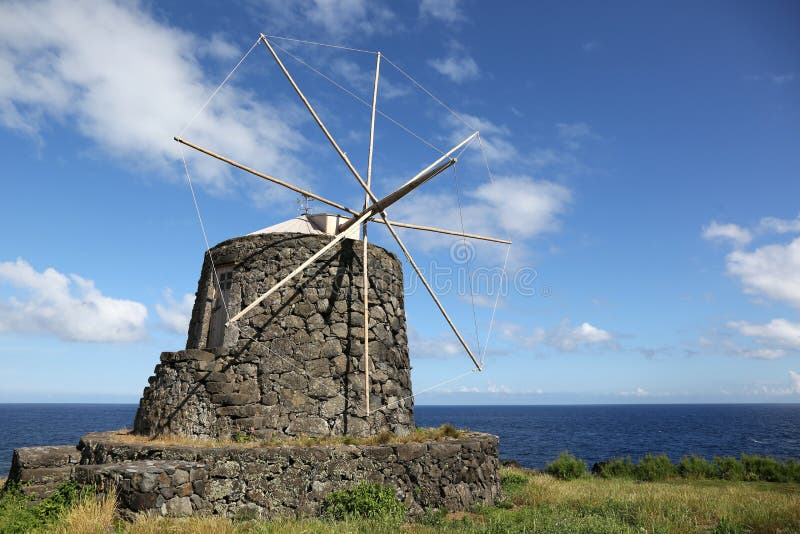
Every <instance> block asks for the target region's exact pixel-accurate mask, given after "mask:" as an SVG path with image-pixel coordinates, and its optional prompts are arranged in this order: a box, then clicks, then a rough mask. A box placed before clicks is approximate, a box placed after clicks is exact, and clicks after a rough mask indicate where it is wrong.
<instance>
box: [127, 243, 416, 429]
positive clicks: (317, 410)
mask: <svg viewBox="0 0 800 534" xmlns="http://www.w3.org/2000/svg"><path fill="white" fill-rule="evenodd" d="M330 239H331V238H330V237H328V236H320V235H305V234H285V233H278V234H260V235H252V236H244V237H238V238H235V239H231V240H228V241H225V242H223V243H220V244H219V245H217V246H216V247H214V248H213V249H211V251H210V256H211V257H212V258H213V260H214V264H215V265H216V267H217V269H218V271H225V270H229V271H230V272H231V276H230V279H229V281H228V282H227V283H228V285H229V289H226V292H227V298H226V299H225V300H226V304H227V308H228V313H229V314H230V316H232V315H234V314H235V313H237V312H238V311H239V310H240V309H242V307H243V306H245V305H247V304H248V303H250V302H252V301H253V300H254V299H256V298H257V297H258V296H259V295H261V294H262V293H264V292H266V291H267V290H268V289H269V288H270V287H272V286H273V285H274V284H275V283H276V282H278V281H279V280H281V279H282V278H283V277H285V276H286V275H287V274H289V272H291V271H292V270H293V269H294V268H296V267H297V266H298V265H300V264H301V263H302V262H303V261H304V260H306V259H307V258H308V257H310V256H311V255H312V254H313V253H314V252H316V251H317V250H319V249H320V248H322V247H323V246H324V245H325V244H326V243H328V242H329V241H330ZM362 247H363V242H361V241H353V240H351V239H345V240H344V241H342V242H341V244H340V245H339V246H337V247H334V248H333V249H332V250H331V251H330V252H329V253H327V254H325V255H324V256H322V257H321V258H320V259H319V260H318V261H317V262H315V263H314V264H312V265H311V266H310V267H309V268H308V269H306V271H305V272H304V273H303V275H301V276H300V277H298V278H296V279H295V280H293V281H292V282H291V283H289V284H287V285H286V286H285V287H283V288H282V289H281V290H279V291H278V292H276V293H275V294H274V295H272V296H271V297H270V298H269V299H267V300H266V301H264V303H263V306H259V307H257V308H255V309H254V310H253V311H252V312H251V313H250V314H248V315H246V316H245V317H244V318H242V319H241V320H240V321H239V322H238V323H237V324H236V325H232V326H230V327H227V328H225V330H224V335H223V336H217V337H216V338H214V336H211V335H210V330H212V329H213V328H214V324H217V325H219V321H217V322H216V323H215V322H214V306H215V303H218V302H219V300H218V298H217V297H218V291H219V286H218V284H217V283H216V281H215V279H214V276H213V270H212V267H211V262H210V260H209V257H208V256H206V259H205V262H204V264H203V270H202V273H201V277H200V281H199V284H198V291H197V296H196V300H195V305H194V309H193V311H192V320H191V323H190V327H189V335H188V340H187V350H185V351H178V352H165V353H163V354H162V355H161V363H160V364H159V365H157V366H156V368H155V372H154V376H152V377H151V378H150V381H149V382H150V383H149V386H148V387H147V388H145V390H144V394H143V396H142V400H141V401H140V405H139V411H138V413H137V415H136V420H135V423H134V430H135V432H137V433H139V434H144V435H158V434H165V433H172V434H183V435H188V436H196V437H209V438H217V437H224V436H228V435H231V434H234V433H237V432H242V431H243V432H249V433H252V434H254V435H255V436H257V437H259V438H262V439H263V438H269V437H270V436H272V435H286V436H295V435H300V434H303V435H309V436H322V435H342V434H349V435H356V436H358V435H368V434H374V433H377V432H380V431H382V430H389V431H392V432H394V433H396V434H404V433H407V432H409V431H411V430H413V428H414V420H413V400H412V397H411V378H410V364H409V356H408V340H407V335H406V321H405V310H404V307H403V279H402V268H401V264H400V262H399V261H398V260H397V258H396V257H395V256H394V255H393V254H392V253H390V252H388V251H386V250H384V249H382V248H380V247H377V246H374V245H369V248H368V252H369V282H370V289H369V302H370V309H369V316H370V322H369V332H370V360H371V361H370V372H371V381H370V405H371V409H372V411H373V413H372V414H370V415H369V416H368V417H367V415H366V413H365V391H364V390H365V384H364V365H363V354H364V347H363V326H364V309H363V299H362V294H363V287H362V285H363V284H362V270H361V255H362ZM212 339H218V340H221V343H219V346H216V347H210V346H209V342H210V341H211V340H212ZM378 408H380V409H378ZM376 409H377V410H376Z"/></svg>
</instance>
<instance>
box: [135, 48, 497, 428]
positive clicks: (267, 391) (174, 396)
mask: <svg viewBox="0 0 800 534" xmlns="http://www.w3.org/2000/svg"><path fill="white" fill-rule="evenodd" d="M260 42H263V44H264V45H265V46H266V47H267V49H268V50H269V53H270V54H271V55H272V57H273V58H274V59H275V61H276V63H277V65H278V67H279V68H280V70H281V71H282V72H283V74H284V75H285V77H286V79H287V80H288V81H289V83H290V84H291V85H292V87H293V88H294V90H295V92H296V93H297V95H298V96H299V97H300V99H301V100H302V102H303V104H304V105H305V106H306V108H307V109H308V111H309V112H310V114H311V116H312V117H313V119H314V121H315V122H316V123H317V124H318V125H319V127H320V129H321V130H322V132H323V133H324V134H325V136H326V138H327V139H328V141H329V142H330V144H331V146H332V147H333V149H334V150H335V151H336V153H337V154H338V155H339V156H340V157H341V159H342V161H343V162H344V163H345V165H346V166H347V168H348V169H349V170H350V172H351V173H352V174H353V176H354V178H355V179H356V180H357V182H358V183H359V185H360V186H361V187H362V188H363V189H364V191H365V201H364V205H363V208H361V209H351V208H349V207H347V206H344V205H342V204H340V203H337V202H335V201H332V200H329V199H326V198H324V197H322V196H320V195H317V194H315V193H313V192H311V191H307V190H304V189H301V188H299V187H296V186H294V185H292V184H290V183H288V182H286V181H283V180H280V179H278V178H274V177H272V176H269V175H267V174H264V173H262V172H259V171H256V170H254V169H252V168H250V167H247V166H246V165H244V164H241V163H239V162H236V161H233V160H231V159H229V158H226V157H225V156H222V155H220V154H217V153H215V152H212V151H211V150H209V149H207V148H204V147H201V146H199V145H196V144H194V143H191V142H189V141H187V140H185V139H182V138H178V137H176V138H175V140H176V141H178V142H179V143H181V144H182V145H185V146H188V147H190V148H193V149H195V150H197V151H199V152H201V153H204V154H206V155H207V156H210V157H213V158H215V159H218V160H220V161H223V162H225V163H228V164H229V165H232V166H234V167H236V168H239V169H241V170H244V171H246V172H248V173H250V174H253V175H255V176H258V177H260V178H262V179H264V180H267V181H269V182H272V183H275V184H278V185H280V186H282V187H286V188H288V189H290V190H292V191H295V192H297V193H299V194H301V195H303V196H304V197H305V198H306V199H314V200H316V201H319V202H322V203H324V204H326V205H328V206H330V207H332V208H334V209H336V210H338V211H339V212H343V214H342V215H331V214H315V215H312V214H304V215H302V216H300V217H297V218H295V219H292V220H290V221H286V222H284V223H280V224H278V225H275V226H272V227H269V228H265V229H263V230H259V231H257V232H254V233H252V234H249V235H246V236H242V237H236V238H233V239H229V240H227V241H224V242H222V243H220V244H218V245H216V246H215V247H213V248H209V250H208V251H207V254H206V256H205V261H204V264H203V268H202V273H201V276H200V281H199V284H198V289H197V295H196V300H195V304H194V309H193V311H192V319H191V323H190V326H189V333H188V340H187V345H186V350H182V351H179V352H173V353H163V354H162V356H161V363H160V364H159V365H157V366H156V369H155V374H154V376H153V377H151V378H150V385H149V386H148V387H147V388H145V392H144V395H143V397H142V400H141V402H140V406H139V411H138V413H137V415H136V421H135V424H134V431H135V432H136V433H138V434H144V435H159V434H182V435H187V436H195V437H223V436H230V435H232V434H236V433H240V432H246V433H250V434H253V435H255V436H257V437H260V438H267V437H271V436H282V435H286V436H296V435H309V436H325V435H342V434H348V435H368V434H372V433H376V432H380V431H384V430H388V431H392V432H395V433H398V434H403V433H407V432H409V431H411V430H412V429H413V428H414V419H413V396H412V392H411V380H410V364H409V353H408V344H407V333H406V318H405V310H404V302H403V283H402V282H403V276H402V270H401V264H400V261H399V260H398V258H397V256H395V255H394V254H393V253H391V252H389V251H387V250H385V249H383V248H381V247H378V246H375V245H372V244H370V243H369V242H368V239H367V225H368V223H370V222H378V223H381V224H384V225H385V226H386V228H387V229H388V230H389V232H390V234H391V235H392V236H393V238H394V239H395V241H396V242H397V245H398V246H399V248H400V249H401V250H402V252H403V254H404V255H405V257H406V259H407V261H408V263H409V264H410V265H411V266H412V268H413V269H414V270H415V271H416V273H417V275H418V276H419V277H420V280H421V281H422V283H423V285H424V287H425V288H426V289H427V290H428V292H429V293H430V295H431V297H432V299H433V301H434V303H435V305H436V306H437V308H438V309H439V311H440V312H441V313H442V315H443V316H444V318H445V319H446V321H447V323H448V324H449V325H450V327H451V328H452V330H453V333H454V334H455V335H456V337H457V338H458V340H459V342H460V343H461V345H462V346H463V348H464V350H465V351H466V352H467V354H468V355H469V357H470V358H471V359H472V361H473V363H474V364H475V366H476V368H477V369H481V365H480V363H479V361H478V359H477V358H476V357H475V355H474V354H473V352H472V350H471V349H470V347H469V346H468V345H467V343H466V342H465V341H464V339H463V337H462V336H461V334H460V333H459V331H458V329H457V328H456V326H455V325H454V323H453V321H452V320H451V319H450V317H449V315H448V314H447V312H446V311H445V309H444V307H443V306H442V304H441V303H440V301H439V299H438V297H437V296H436V294H435V293H434V291H433V289H432V288H431V286H430V284H429V283H428V282H427V280H426V279H425V277H424V276H423V274H422V272H421V271H420V269H419V268H418V267H417V264H416V263H415V262H414V260H413V258H412V257H411V254H410V253H409V251H408V249H407V248H406V246H405V244H404V243H403V241H402V240H401V239H400V236H399V235H398V234H397V232H396V230H395V227H403V228H412V229H417V230H423V231H431V232H439V233H444V234H449V235H456V236H461V237H464V238H474V239H482V240H487V241H494V242H501V243H509V244H510V242H509V241H505V240H502V239H497V238H492V237H485V236H479V235H475V234H467V233H464V232H456V231H452V230H444V229H440V228H431V227H427V226H426V227H423V226H419V225H414V224H410V223H401V222H396V221H390V220H389V219H388V217H387V215H386V209H387V208H389V207H390V206H391V205H392V204H394V203H395V202H397V201H398V200H400V199H402V198H403V197H405V196H406V195H408V194H409V193H411V192H412V191H413V190H415V189H416V188H417V187H419V186H421V185H422V184H424V183H425V182H427V181H428V180H431V179H432V178H434V177H435V176H436V175H438V174H439V173H441V172H442V171H444V170H446V169H447V168H449V167H450V166H452V165H454V164H455V163H456V159H455V157H454V154H456V153H457V152H458V151H460V150H462V149H463V148H464V147H466V146H467V144H469V143H470V142H471V141H473V140H474V139H475V138H477V136H478V132H474V133H472V134H471V135H470V136H468V137H467V138H466V139H464V140H463V141H461V142H460V143H458V144H457V145H455V146H454V147H453V148H451V149H450V150H448V151H447V152H445V153H443V154H442V155H441V157H439V158H438V159H437V160H436V161H435V162H433V163H432V164H431V165H429V166H427V167H426V168H425V169H423V170H422V171H420V172H419V173H418V174H417V175H416V176H414V177H413V178H412V179H411V180H409V181H408V182H406V183H405V184H403V185H402V186H401V187H399V188H398V189H397V190H396V191H394V192H393V193H391V194H389V195H387V196H385V197H383V198H381V199H378V198H377V197H376V196H375V195H374V194H373V192H372V190H371V179H372V152H373V150H372V147H373V139H374V127H375V112H376V106H375V105H376V100H377V91H378V81H379V74H380V64H381V54H380V53H377V63H376V71H375V84H374V91H373V100H372V122H371V127H370V143H369V147H370V148H369V158H368V166H367V174H366V180H364V179H363V178H362V176H361V174H360V173H359V172H358V171H357V170H356V169H355V168H354V166H353V165H352V163H351V162H350V160H349V159H348V157H347V155H346V154H345V153H344V152H343V151H342V149H341V148H340V147H339V145H338V144H337V142H336V140H335V139H334V138H333V136H332V135H331V134H330V132H329V131H328V129H327V128H326V127H325V125H324V123H323V122H322V120H321V119H320V118H319V116H318V115H317V113H316V111H315V110H314V108H313V107H312V106H311V104H310V102H309V101H308V99H307V98H306V96H305V95H304V94H303V92H302V91H301V90H300V88H299V87H298V85H297V84H296V82H295V81H294V79H293V78H292V76H291V75H290V74H289V72H288V70H287V69H286V67H285V66H284V64H283V62H282V61H281V59H280V58H279V57H278V55H277V53H276V51H275V49H274V48H273V44H271V43H270V41H269V40H268V39H267V37H266V36H264V35H263V34H262V35H261V36H260V37H259V40H258V41H257V42H256V45H257V44H259V43H260ZM256 45H253V46H254V47H255V46H256ZM251 50H252V48H251Z"/></svg>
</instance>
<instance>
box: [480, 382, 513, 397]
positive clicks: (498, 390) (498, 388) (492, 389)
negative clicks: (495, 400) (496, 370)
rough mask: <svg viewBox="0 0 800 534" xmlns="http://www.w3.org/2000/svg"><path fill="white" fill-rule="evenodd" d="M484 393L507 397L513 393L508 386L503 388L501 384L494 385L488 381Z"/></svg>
mask: <svg viewBox="0 0 800 534" xmlns="http://www.w3.org/2000/svg"><path fill="white" fill-rule="evenodd" d="M486 392H487V393H495V394H501V395H509V394H511V393H513V390H512V389H511V388H510V387H509V386H504V385H502V384H495V383H494V382H492V381H491V380H490V381H489V383H488V385H487V386H486Z"/></svg>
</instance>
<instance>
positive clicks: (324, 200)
mask: <svg viewBox="0 0 800 534" xmlns="http://www.w3.org/2000/svg"><path fill="white" fill-rule="evenodd" d="M173 139H175V140H176V141H177V142H179V143H181V144H183V145H186V146H188V147H189V148H193V149H195V150H197V151H198V152H202V153H203V154H206V155H207V156H211V157H212V158H216V159H218V160H220V161H222V162H225V163H227V164H228V165H231V166H233V167H236V168H237V169H241V170H243V171H245V172H249V173H250V174H252V175H254V176H258V177H259V178H262V179H264V180H267V181H268V182H272V183H273V184H278V185H281V186H283V187H285V188H287V189H291V190H292V191H294V192H296V193H300V194H301V195H303V196H305V197H309V198H313V199H314V200H318V201H320V202H322V203H323V204H327V205H328V206H331V207H333V208H336V209H338V210H342V211H346V212H347V213H350V214H351V215H358V212H357V211H355V210H351V209H350V208H348V207H347V206H344V205H342V204H339V203H338V202H334V201H333V200H329V199H327V198H325V197H322V196H320V195H317V194H316V193H312V192H311V191H308V190H306V189H302V188H300V187H297V186H296V185H292V184H290V183H289V182H285V181H283V180H281V179H280V178H275V177H273V176H269V175H268V174H264V173H263V172H259V171H257V170H255V169H253V168H251V167H248V166H247V165H243V164H241V163H239V162H237V161H234V160H232V159H230V158H226V157H225V156H223V155H221V154H217V153H216V152H212V151H211V150H208V149H207V148H203V147H201V146H200V145H196V144H194V143H191V142H189V141H187V140H186V139H181V138H180V137H173Z"/></svg>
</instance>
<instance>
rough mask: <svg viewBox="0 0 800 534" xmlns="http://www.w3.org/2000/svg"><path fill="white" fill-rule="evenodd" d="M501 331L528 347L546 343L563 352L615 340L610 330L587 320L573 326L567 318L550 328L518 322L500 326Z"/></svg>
mask: <svg viewBox="0 0 800 534" xmlns="http://www.w3.org/2000/svg"><path fill="white" fill-rule="evenodd" d="M500 332H501V334H502V335H503V336H504V337H506V338H509V339H513V340H515V341H516V342H517V343H518V344H519V345H521V346H523V347H525V348H528V349H532V348H535V347H537V346H541V345H546V346H549V347H552V348H555V349H557V350H559V351H561V352H574V351H576V350H578V349H581V348H584V347H586V346H589V345H597V344H612V343H613V342H614V336H613V335H611V333H610V332H607V331H605V330H602V329H600V328H598V327H596V326H594V325H591V324H589V323H587V322H584V323H582V324H580V325H579V326H576V327H572V326H570V324H569V322H568V321H567V320H564V321H562V322H561V323H560V324H559V325H558V326H557V327H555V328H552V329H550V330H546V329H544V328H541V327H536V328H534V329H530V330H529V329H526V328H525V327H523V326H521V325H518V324H505V325H501V326H500Z"/></svg>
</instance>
